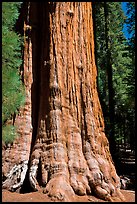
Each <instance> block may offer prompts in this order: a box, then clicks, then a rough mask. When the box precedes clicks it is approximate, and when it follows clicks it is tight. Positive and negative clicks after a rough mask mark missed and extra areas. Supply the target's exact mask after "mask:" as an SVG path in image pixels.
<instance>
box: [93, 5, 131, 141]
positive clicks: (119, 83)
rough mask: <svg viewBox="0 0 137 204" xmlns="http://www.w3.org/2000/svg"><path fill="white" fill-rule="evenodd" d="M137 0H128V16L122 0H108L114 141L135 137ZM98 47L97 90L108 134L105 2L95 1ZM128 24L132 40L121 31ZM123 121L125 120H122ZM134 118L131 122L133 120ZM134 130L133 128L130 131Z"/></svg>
mask: <svg viewBox="0 0 137 204" xmlns="http://www.w3.org/2000/svg"><path fill="white" fill-rule="evenodd" d="M134 5H135V2H128V3H127V7H128V13H129V17H128V18H127V17H126V16H125V15H124V12H123V10H122V8H121V2H107V8H108V22H107V23H108V36H107V38H108V39H107V40H108V49H109V52H110V53H111V65H112V80H113V89H114V108H115V124H114V129H115V140H116V141H119V140H120V138H123V137H124V138H126V139H127V140H128V141H130V140H131V137H132V138H133V135H134V133H133V131H134V130H135V128H134V127H135V125H134V117H135V115H134V112H135V60H134V59H135V57H134V56H135V55H134V46H135V45H134V43H133V42H135V35H134V33H135V26H134V25H135V10H134V8H135V7H134ZM93 9H94V15H93V17H94V26H95V29H94V30H95V33H94V35H95V49H96V64H97V68H98V89H99V96H100V101H101V105H102V109H103V113H104V118H105V126H106V133H107V134H108V136H109V132H110V124H109V109H108V105H109V91H108V90H109V87H108V84H109V83H108V72H107V70H108V67H107V52H106V51H107V50H106V39H105V37H106V33H105V23H106V22H105V11H104V2H95V3H94V7H93ZM125 22H126V23H127V24H128V28H129V32H130V33H132V35H131V38H130V39H128V40H127V39H126V38H125V37H124V34H123V32H122V29H123V24H124V23H125ZM121 121H122V122H121ZM131 121H132V122H131ZM131 129H132V131H130V130H131Z"/></svg>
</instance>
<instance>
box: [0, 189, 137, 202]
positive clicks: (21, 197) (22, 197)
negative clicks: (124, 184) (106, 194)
mask: <svg viewBox="0 0 137 204" xmlns="http://www.w3.org/2000/svg"><path fill="white" fill-rule="evenodd" d="M121 192H122V193H123V194H124V196H125V198H126V202H135V191H129V190H121ZM2 202H54V201H53V200H51V199H50V198H49V197H48V196H47V195H45V194H43V193H40V192H32V193H26V194H19V193H15V192H14V193H12V192H9V191H6V190H4V191H3V192H2ZM75 202H105V201H103V200H101V199H98V198H96V197H94V196H77V195H76V198H75Z"/></svg>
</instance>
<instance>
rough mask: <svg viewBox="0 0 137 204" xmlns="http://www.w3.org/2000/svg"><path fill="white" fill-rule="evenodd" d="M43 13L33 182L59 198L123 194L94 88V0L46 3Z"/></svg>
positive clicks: (32, 170)
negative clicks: (120, 192)
mask: <svg viewBox="0 0 137 204" xmlns="http://www.w3.org/2000/svg"><path fill="white" fill-rule="evenodd" d="M32 4H35V3H34V2H33V3H32ZM40 11H41V12H42V13H41V16H42V19H41V20H42V24H41V27H40V28H41V30H40V32H42V38H41V41H40V43H41V50H39V52H40V53H41V58H40V60H41V64H40V66H39V67H36V66H34V69H38V70H39V72H40V74H39V75H40V79H39V81H40V108H39V113H38V129H37V137H36V140H35V144H34V147H33V149H32V154H31V158H30V169H29V179H30V183H31V185H32V187H33V188H34V189H35V190H39V187H40V186H43V188H44V192H45V193H47V194H48V195H49V196H51V197H52V198H54V199H55V200H64V201H69V197H71V196H74V192H75V193H76V194H79V195H85V194H86V193H92V192H93V193H95V194H96V195H97V196H99V197H100V198H103V199H105V200H110V201H112V195H113V196H114V195H116V196H117V195H118V196H119V197H120V194H119V188H120V186H119V184H120V182H119V178H118V176H117V174H116V170H115V167H114V165H113V163H112V159H111V155H110V152H109V144H108V140H107V138H106V136H105V133H104V121H103V116H102V112H101V107H100V103H99V99H98V94H97V90H96V76H97V71H96V66H95V59H94V36H93V23H92V3H91V2H56V3H55V2H48V3H44V4H41V9H40ZM37 52H38V51H37ZM40 171H41V174H42V175H41V176H40V174H39V172H40Z"/></svg>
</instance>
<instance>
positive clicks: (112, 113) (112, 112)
mask: <svg viewBox="0 0 137 204" xmlns="http://www.w3.org/2000/svg"><path fill="white" fill-rule="evenodd" d="M104 16H105V35H106V37H105V38H106V60H107V75H108V92H109V119H110V128H109V142H110V151H111V154H112V157H113V159H114V161H115V153H116V143H115V138H114V136H115V133H114V131H115V107H114V89H113V73H112V62H111V60H112V59H111V52H110V50H109V49H110V48H109V34H108V27H109V23H108V6H107V2H104Z"/></svg>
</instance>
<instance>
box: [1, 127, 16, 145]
mask: <svg viewBox="0 0 137 204" xmlns="http://www.w3.org/2000/svg"><path fill="white" fill-rule="evenodd" d="M16 137H17V133H16V129H15V126H13V125H6V126H3V127H2V140H3V142H4V143H5V144H6V145H7V144H9V143H10V144H11V143H12V142H13V141H14V139H15V138H16Z"/></svg>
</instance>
